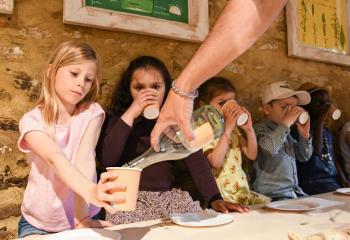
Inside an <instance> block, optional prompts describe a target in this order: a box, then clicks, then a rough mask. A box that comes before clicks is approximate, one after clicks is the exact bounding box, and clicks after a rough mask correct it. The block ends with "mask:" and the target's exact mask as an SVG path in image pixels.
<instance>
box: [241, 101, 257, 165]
mask: <svg viewBox="0 0 350 240" xmlns="http://www.w3.org/2000/svg"><path fill="white" fill-rule="evenodd" d="M242 110H243V111H244V112H245V113H246V114H248V120H247V122H246V123H245V124H244V125H243V126H240V128H242V129H243V130H244V132H245V135H246V136H245V137H243V136H242V135H239V138H238V139H239V146H240V148H241V150H242V152H243V154H244V155H245V156H246V157H247V158H248V159H249V160H255V159H256V158H257V156H258V143H257V141H256V136H255V131H254V128H253V121H252V117H251V115H250V113H249V111H248V110H247V109H245V108H244V107H242Z"/></svg>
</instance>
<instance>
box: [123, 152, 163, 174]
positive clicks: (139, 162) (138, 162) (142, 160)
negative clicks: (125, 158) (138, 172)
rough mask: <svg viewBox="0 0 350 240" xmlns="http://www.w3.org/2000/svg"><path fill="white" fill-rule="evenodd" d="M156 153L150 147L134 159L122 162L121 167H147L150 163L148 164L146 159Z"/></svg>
mask: <svg viewBox="0 0 350 240" xmlns="http://www.w3.org/2000/svg"><path fill="white" fill-rule="evenodd" d="M156 153H157V152H156V151H155V150H154V149H153V148H152V147H150V148H149V149H148V150H147V151H146V152H144V153H143V154H142V155H140V156H138V157H137V158H135V159H134V160H132V161H130V162H128V163H126V164H124V165H123V167H130V168H140V169H144V168H145V167H148V166H149V165H151V164H148V163H149V161H146V159H149V158H150V157H151V156H152V155H154V154H156Z"/></svg>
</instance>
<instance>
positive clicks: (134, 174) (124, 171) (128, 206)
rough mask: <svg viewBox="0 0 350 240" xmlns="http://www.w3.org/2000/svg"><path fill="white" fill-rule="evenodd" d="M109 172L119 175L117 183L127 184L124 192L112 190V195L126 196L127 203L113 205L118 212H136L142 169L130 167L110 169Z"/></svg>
mask: <svg viewBox="0 0 350 240" xmlns="http://www.w3.org/2000/svg"><path fill="white" fill-rule="evenodd" d="M107 171H108V172H113V173H117V174H118V178H117V180H116V181H118V182H121V183H125V184H126V189H125V191H124V192H120V191H118V190H115V191H113V190H111V191H110V193H112V194H117V195H119V196H124V198H125V201H124V202H122V203H114V202H112V203H111V205H112V207H113V208H114V209H116V210H118V211H134V210H135V209H136V202H137V193H138V190H139V184H140V176H141V171H142V170H141V169H138V168H129V167H108V168H107Z"/></svg>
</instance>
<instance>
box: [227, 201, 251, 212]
mask: <svg viewBox="0 0 350 240" xmlns="http://www.w3.org/2000/svg"><path fill="white" fill-rule="evenodd" d="M225 207H226V208H227V209H229V210H230V211H237V212H240V213H247V212H249V211H250V209H249V208H248V207H246V206H244V205H242V204H238V203H229V202H225Z"/></svg>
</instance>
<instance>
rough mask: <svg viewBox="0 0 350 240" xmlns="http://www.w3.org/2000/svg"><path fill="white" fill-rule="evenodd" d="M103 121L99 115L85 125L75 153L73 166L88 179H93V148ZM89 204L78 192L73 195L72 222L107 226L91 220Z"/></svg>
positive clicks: (86, 225) (94, 173)
mask: <svg viewBox="0 0 350 240" xmlns="http://www.w3.org/2000/svg"><path fill="white" fill-rule="evenodd" d="M102 123H103V116H102V115H100V116H98V117H96V118H95V119H93V120H92V121H91V122H90V123H89V126H88V127H87V129H86V131H85V133H84V135H83V138H82V139H81V142H80V145H79V148H78V152H77V155H76V157H75V166H76V167H77V168H78V169H79V171H80V172H81V173H82V174H83V175H84V176H85V177H86V178H87V179H89V180H91V181H94V179H95V177H96V162H95V155H96V154H95V148H96V144H97V141H98V137H99V135H100V131H101V127H102ZM89 213H90V204H88V203H87V202H86V201H85V200H84V198H82V197H81V196H80V195H79V194H75V197H74V222H75V225H76V227H108V226H111V224H108V222H106V221H99V220H91V218H90V216H89Z"/></svg>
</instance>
